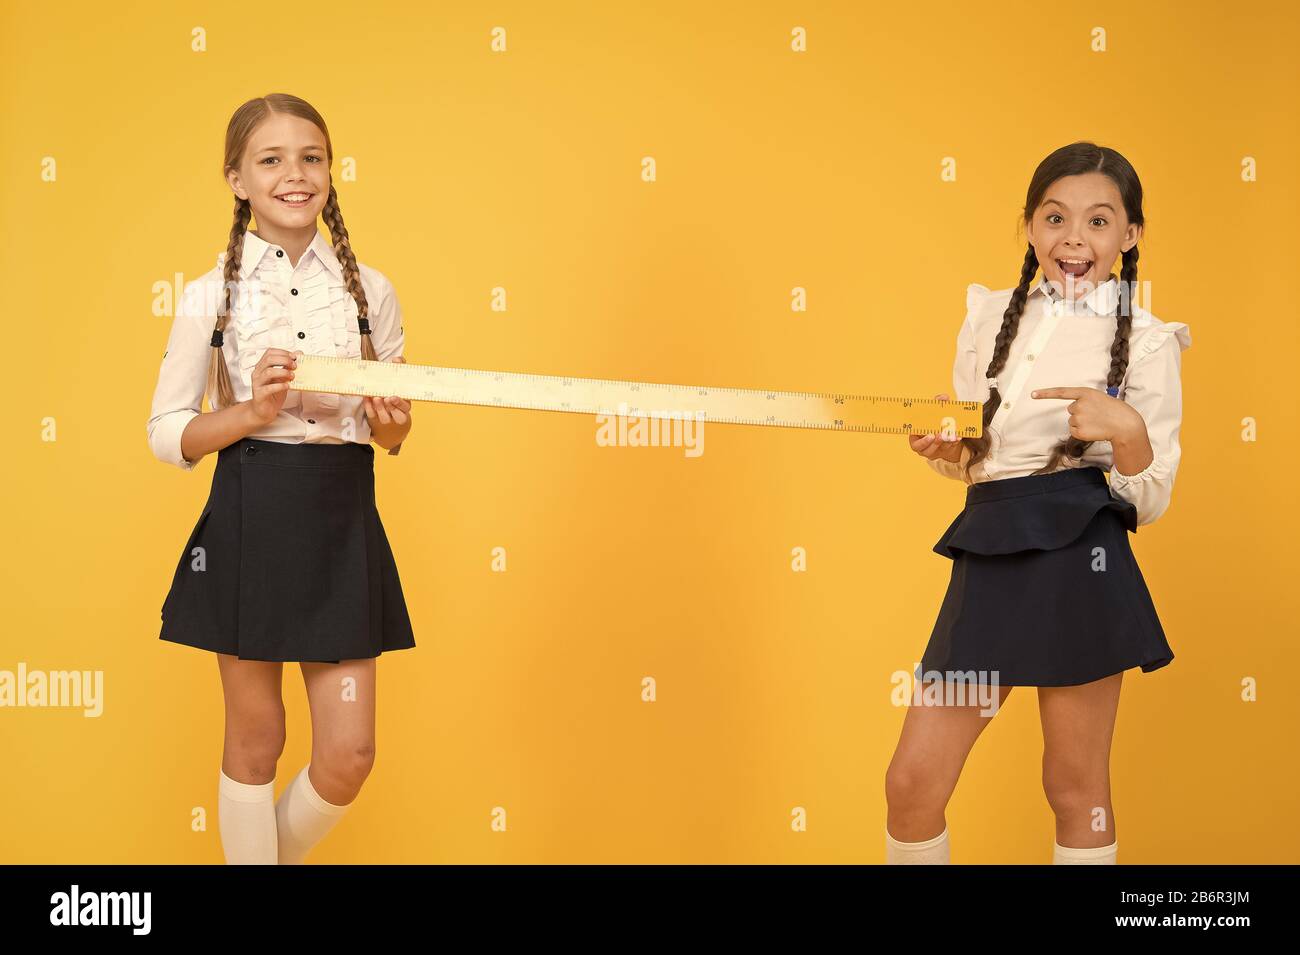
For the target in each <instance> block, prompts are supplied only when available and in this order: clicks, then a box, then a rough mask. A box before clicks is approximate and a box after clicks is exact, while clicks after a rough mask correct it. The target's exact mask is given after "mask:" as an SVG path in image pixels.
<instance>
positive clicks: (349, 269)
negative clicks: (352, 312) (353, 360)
mask: <svg viewBox="0 0 1300 955" xmlns="http://www.w3.org/2000/svg"><path fill="white" fill-rule="evenodd" d="M320 217H321V218H322V219H324V220H325V225H327V226H328V227H329V230H330V239H331V240H332V241H333V243H334V254H335V255H337V256H338V259H339V264H340V265H341V266H342V267H343V284H344V285H345V286H346V287H347V290H348V292H349V293H350V294H351V295H352V298H353V300H354V301H355V302H356V303H357V324H358V325H359V326H360V327H361V357H362V358H368V359H370V360H371V361H378V360H379V356H378V355H377V354H376V353H375V345H374V343H373V342H372V341H371V340H370V320H369V316H370V307H369V305H367V303H366V293H365V290H364V289H363V288H362V287H361V270H360V269H358V268H357V260H356V256H354V255H353V254H352V243H351V242H349V241H348V230H347V227H346V226H345V225H343V213H342V212H341V211H340V210H339V197H338V193H336V192H335V191H334V182H333V180H331V181H330V192H329V198H328V199H326V200H325V208H323V209H322V210H321V213H320Z"/></svg>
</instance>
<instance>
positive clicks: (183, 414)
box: [147, 281, 215, 471]
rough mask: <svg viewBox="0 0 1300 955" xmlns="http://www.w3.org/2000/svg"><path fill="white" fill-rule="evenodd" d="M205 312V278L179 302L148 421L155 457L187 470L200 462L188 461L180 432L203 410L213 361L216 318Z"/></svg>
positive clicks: (181, 297)
mask: <svg viewBox="0 0 1300 955" xmlns="http://www.w3.org/2000/svg"><path fill="white" fill-rule="evenodd" d="M204 312H205V309H204V308H203V283H202V282H198V281H195V282H191V283H190V284H189V285H187V286H185V288H184V290H183V291H182V292H181V295H180V300H179V301H178V302H177V304H176V313H175V315H174V316H173V318H172V329H171V334H170V335H169V336H168V338H167V349H166V351H164V352H163V357H162V365H161V367H160V368H159V369H158V384H157V385H156V387H155V388H154V393H153V405H152V407H151V408H150V411H149V423H148V426H147V428H148V434H149V448H150V450H152V451H153V453H154V457H156V458H158V460H160V461H162V462H164V463H166V464H174V465H176V466H177V467H178V468H180V469H181V470H183V471H192V470H194V465H195V464H197V463H198V461H197V460H195V461H187V460H185V458H184V456H183V455H182V454H181V435H182V434H183V433H184V431H185V426H186V425H187V424H189V423H190V421H191V420H192V419H193V418H196V417H198V416H199V414H200V413H201V412H202V410H203V393H204V392H205V391H206V390H207V384H208V364H209V362H211V360H212V345H211V334H212V326H213V323H214V322H215V317H209V316H207V315H205V314H204Z"/></svg>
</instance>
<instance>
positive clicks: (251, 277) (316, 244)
mask: <svg viewBox="0 0 1300 955" xmlns="http://www.w3.org/2000/svg"><path fill="white" fill-rule="evenodd" d="M224 263H225V253H222V254H221V255H220V256H219V257H218V259H217V267H216V268H214V269H212V270H211V271H210V272H207V273H206V274H204V275H202V276H200V277H199V278H197V279H195V280H194V281H192V282H188V283H186V285H185V288H184V291H183V292H182V294H181V296H180V301H179V302H178V303H177V306H176V314H175V317H174V319H173V321H172V329H171V335H170V336H169V337H168V339H167V350H166V351H165V352H163V357H162V366H161V367H160V369H159V371H158V385H157V387H156V388H155V390H154V395H153V407H152V409H151V410H150V413H149V424H148V431H149V447H150V448H151V449H152V450H153V453H154V455H155V456H156V457H157V458H158V459H159V460H161V461H165V462H167V463H168V464H174V465H176V466H177V467H179V468H182V469H184V470H186V471H189V470H192V469H193V468H194V465H195V464H197V463H198V462H197V461H187V460H185V458H184V457H182V456H181V433H182V432H183V431H184V430H185V426H186V425H187V424H189V422H190V419H192V418H194V417H195V416H197V415H198V414H200V412H201V410H202V404H203V395H204V391H205V390H206V386H207V376H208V363H209V361H211V358H212V345H211V340H212V329H213V326H214V325H215V323H216V317H217V309H218V307H219V306H220V305H221V304H222V301H221V295H222V293H223V286H222V283H223V273H222V269H223V266H224ZM357 270H358V271H359V272H360V273H361V287H362V289H363V290H364V291H365V294H366V303H367V304H368V305H369V311H370V316H369V319H370V330H371V340H372V343H373V344H374V346H375V354H376V355H377V357H378V358H379V360H380V361H388V360H390V359H391V358H393V357H395V356H399V355H401V354H402V348H403V346H404V344H405V336H404V334H403V331H402V311H401V308H400V306H399V305H398V302H397V295H396V293H395V292H394V290H393V285H392V283H391V282H389V281H388V279H387V278H386V277H385V276H384V275H383V274H382V273H380V272H378V271H376V270H375V269H372V268H370V266H368V265H365V264H363V263H360V262H358V263H357ZM237 292H238V294H237V296H236V297H235V302H234V305H233V308H232V312H231V315H230V317H229V318H228V319H227V321H226V328H225V331H224V333H223V335H222V345H221V351H222V357H224V358H225V361H226V367H227V370H229V372H230V384H231V387H232V388H233V390H234V393H235V401H246V400H248V399H250V398H252V396H253V388H252V372H253V367H254V366H255V365H256V364H257V362H258V361H259V360H260V359H261V357H262V353H263V352H264V351H266V349H268V348H283V349H285V350H286V351H298V350H301V351H303V352H305V353H306V354H309V355H337V356H340V357H352V358H360V357H361V330H360V328H359V327H358V326H357V303H356V301H355V300H354V299H353V298H352V296H351V295H350V294H348V291H347V288H346V287H345V286H344V284H343V267H342V266H341V265H340V264H339V260H338V257H337V256H336V255H335V254H334V249H333V247H332V246H331V245H330V242H329V240H328V239H326V238H325V235H324V234H323V233H321V232H319V231H318V232H317V233H316V237H315V238H314V239H312V243H311V245H310V246H309V247H308V248H307V251H305V252H304V253H303V254H302V257H301V258H300V259H299V260H298V264H297V265H296V266H291V265H290V264H289V257H288V255H287V253H286V252H285V251H284V249H283V248H281V247H280V246H278V245H272V244H271V243H269V242H267V241H265V240H264V239H262V238H260V237H259V236H256V235H254V234H253V233H252V232H250V231H245V232H244V247H243V257H242V258H241V259H240V269H239V286H238V290H237ZM363 401H364V399H363V398H362V397H361V396H359V395H336V394H329V393H325V392H313V391H294V390H293V389H290V390H289V392H288V394H287V396H286V397H285V399H284V406H283V407H282V408H281V410H280V413H279V414H278V415H277V416H276V418H275V419H274V420H273V421H271V422H270V423H268V424H266V425H265V426H263V427H262V428H261V429H260V430H258V431H255V432H253V433H251V434H249V435H248V437H250V438H261V439H264V440H267V441H283V442H285V443H288V444H298V443H308V444H312V443H316V444H343V443H344V442H345V441H355V442H357V443H359V444H368V443H369V442H370V423H369V421H368V419H367V418H366V413H365V408H364V404H363ZM209 404H211V396H209ZM390 453H392V452H390Z"/></svg>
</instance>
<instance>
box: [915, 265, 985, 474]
mask: <svg viewBox="0 0 1300 955" xmlns="http://www.w3.org/2000/svg"><path fill="white" fill-rule="evenodd" d="M988 294H989V290H988V289H987V288H985V287H984V286H983V285H980V284H979V283H978V282H973V283H971V284H970V285H968V286H967V287H966V319H965V321H963V322H962V323H961V329H960V330H959V331H958V332H957V357H956V358H955V359H954V361H953V363H952V398H953V400H955V401H978V400H979V398H978V392H977V391H976V389H975V380H976V365H977V362H978V354H977V352H976V349H975V320H974V319H975V311H976V309H977V308H978V307H979V305H980V304H981V303H982V302H983V301H984V298H985V296H987V295H988ZM970 455H971V451H970V448H969V447H967V446H966V445H964V444H963V445H962V451H961V463H959V464H958V463H954V462H952V461H945V460H943V459H942V458H926V463H927V464H929V465H930V467H932V468H934V470H935V471H937V472H939V473H940V474H942V475H943V476H944V477H950V478H955V479H956V480H958V481H963V482H966V483H969V481H968V480H967V478H966V475H965V474H964V473H963V471H962V467H963V465H965V463H966V462H967V461H969V460H970Z"/></svg>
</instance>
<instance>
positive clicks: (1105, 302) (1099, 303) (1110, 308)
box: [1030, 272, 1119, 315]
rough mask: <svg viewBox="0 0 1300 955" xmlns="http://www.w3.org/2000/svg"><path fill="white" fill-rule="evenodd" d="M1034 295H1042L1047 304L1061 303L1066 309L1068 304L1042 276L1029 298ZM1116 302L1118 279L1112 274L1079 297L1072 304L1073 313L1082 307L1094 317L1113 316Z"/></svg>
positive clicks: (1117, 297) (1045, 277)
mask: <svg viewBox="0 0 1300 955" xmlns="http://www.w3.org/2000/svg"><path fill="white" fill-rule="evenodd" d="M1034 295H1042V296H1043V297H1044V298H1046V299H1047V300H1048V301H1049V302H1057V303H1063V304H1065V305H1066V306H1067V307H1068V306H1069V304H1070V303H1067V302H1065V296H1063V295H1061V294H1059V293H1058V292H1057V291H1056V290H1055V289H1054V288H1052V283H1051V282H1049V281H1048V280H1047V276H1042V277H1041V278H1040V279H1039V280H1038V284H1037V285H1036V286H1034V290H1033V291H1032V292H1031V293H1030V297H1031V298H1032V297H1033V296H1034ZM1118 301H1119V279H1117V278H1116V277H1115V273H1114V272H1112V273H1111V274H1110V277H1109V278H1108V279H1106V281H1105V282H1102V283H1101V284H1100V285H1098V286H1097V287H1096V288H1094V289H1093V290H1092V291H1091V292H1089V293H1088V294H1087V295H1084V296H1081V297H1080V298H1079V299H1077V300H1076V301H1075V302H1074V303H1073V304H1074V309H1075V311H1077V310H1078V309H1079V307H1080V306H1081V305H1084V306H1087V307H1088V309H1090V310H1091V311H1092V312H1093V314H1095V315H1113V314H1114V313H1115V305H1116V304H1117V303H1118Z"/></svg>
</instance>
